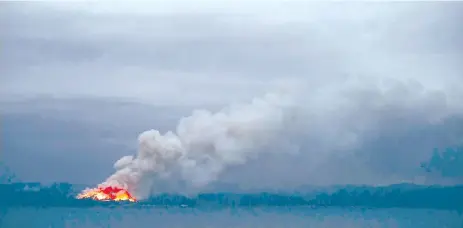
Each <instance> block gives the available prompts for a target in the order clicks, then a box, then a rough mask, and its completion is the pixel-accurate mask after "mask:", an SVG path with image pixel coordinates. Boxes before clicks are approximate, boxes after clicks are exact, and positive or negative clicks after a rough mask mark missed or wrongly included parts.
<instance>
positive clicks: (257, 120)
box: [103, 81, 461, 199]
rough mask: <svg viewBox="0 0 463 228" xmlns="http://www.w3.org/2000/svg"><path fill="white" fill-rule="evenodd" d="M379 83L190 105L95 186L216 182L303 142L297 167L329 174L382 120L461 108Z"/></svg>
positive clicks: (419, 89) (435, 116)
mask: <svg viewBox="0 0 463 228" xmlns="http://www.w3.org/2000/svg"><path fill="white" fill-rule="evenodd" d="M383 82H384V81H381V82H380V83H376V84H375V83H372V84H371V83H365V82H364V81H357V82H356V83H353V84H352V83H347V84H345V83H340V84H338V85H337V86H332V87H326V88H323V89H318V90H313V91H311V92H309V91H307V90H306V91H304V94H307V95H308V96H305V97H304V96H300V95H299V96H296V95H295V93H292V95H289V94H268V95H266V96H264V97H263V98H261V99H257V98H256V99H254V100H253V101H252V102H250V103H249V104H240V105H231V106H229V107H227V108H225V109H223V110H221V111H219V112H217V113H211V112H209V111H206V110H197V111H194V112H193V114H192V115H191V116H189V117H185V118H182V119H181V120H180V121H179V123H178V125H177V129H176V131H175V132H171V131H169V132H167V133H165V134H162V133H161V132H159V131H157V130H148V131H145V132H143V133H141V134H140V136H139V138H138V141H139V150H138V154H137V155H136V156H125V157H123V158H121V159H120V160H119V161H117V162H116V163H115V164H114V167H115V169H116V170H117V171H116V172H115V173H114V174H113V175H112V176H110V177H109V178H108V179H107V180H106V181H105V182H104V183H103V185H111V186H120V187H123V188H126V189H128V190H129V191H130V192H132V193H133V194H134V195H135V196H136V197H138V198H140V199H143V198H146V197H148V196H149V195H150V194H151V193H152V192H153V191H156V189H158V188H162V186H160V185H161V184H162V183H163V182H162V181H163V180H174V179H180V180H183V181H185V182H187V183H188V184H189V185H190V186H192V187H195V188H200V187H204V186H205V185H207V184H209V183H211V182H213V181H216V180H217V178H219V177H220V175H221V173H222V172H223V171H224V170H225V169H227V167H230V166H235V165H240V164H244V163H246V162H247V161H249V160H250V159H253V158H256V157H257V156H263V155H264V154H269V153H280V154H289V153H291V152H298V148H300V146H301V145H304V144H305V145H307V144H310V148H304V149H303V151H301V152H303V153H304V156H308V157H309V158H310V159H308V160H307V157H305V159H306V160H305V161H306V162H307V169H306V170H305V172H307V173H312V172H320V170H323V169H324V170H327V172H329V173H332V174H333V176H334V174H335V173H334V171H333V170H331V171H329V169H330V168H329V165H330V164H327V162H333V160H336V159H339V158H341V159H342V156H344V157H346V156H349V153H347V152H348V151H351V152H352V151H355V149H358V148H359V147H360V146H361V145H362V143H363V142H364V141H365V140H366V139H368V138H374V137H377V135H379V134H380V133H381V131H382V128H384V127H387V123H390V122H388V121H390V120H393V119H394V120H399V122H398V124H399V125H400V124H402V123H405V122H416V123H419V124H421V125H432V124H436V123H439V121H441V120H443V119H444V118H445V117H448V116H450V115H452V114H457V113H461V109H459V107H461V106H460V105H458V102H455V101H453V100H452V99H451V98H452V96H451V94H449V93H444V92H442V90H439V89H428V88H425V87H424V86H423V85H422V84H420V83H418V82H417V81H408V82H400V81H394V83H389V84H384V83H383ZM339 85H341V87H339ZM400 121H401V122H400ZM385 123H386V125H385ZM406 130H407V129H404V131H406ZM340 151H342V153H341V152H340ZM333 155H335V156H337V157H336V159H333ZM351 160H352V159H351ZM343 163H344V162H343ZM333 164H336V163H333ZM333 164H331V166H333ZM346 164H347V162H345V164H342V165H344V166H346ZM321 165H322V166H323V165H325V168H323V169H321V168H320V166H321ZM339 165H340V164H337V165H334V167H338V168H341V166H339ZM354 166H355V167H354ZM275 168H278V167H275ZM352 168H355V169H360V170H361V168H362V167H360V166H359V165H358V164H352V167H351V169H352ZM317 169H318V170H317ZM359 172H361V171H359ZM361 173H362V172H361Z"/></svg>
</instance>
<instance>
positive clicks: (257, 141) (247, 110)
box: [104, 94, 294, 198]
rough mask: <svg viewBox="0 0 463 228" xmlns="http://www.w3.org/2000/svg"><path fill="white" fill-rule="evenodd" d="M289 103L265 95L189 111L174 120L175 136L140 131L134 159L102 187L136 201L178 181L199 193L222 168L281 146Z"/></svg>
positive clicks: (122, 161) (119, 165)
mask: <svg viewBox="0 0 463 228" xmlns="http://www.w3.org/2000/svg"><path fill="white" fill-rule="evenodd" d="M290 101H291V100H290V99H289V98H288V97H286V96H280V95H274V94H269V95H267V96H265V97H263V98H261V99H254V100H253V101H252V102H251V103H249V104H237V105H232V106H230V107H228V108H225V109H223V110H221V111H220V112H217V113H211V112H209V111H206V110H198V111H194V112H193V114H192V115H191V116H189V117H185V118H182V119H181V120H180V122H179V123H178V126H177V129H176V131H175V132H171V131H169V132H167V133H165V134H162V133H160V132H159V131H157V130H148V131H145V132H143V133H141V134H140V136H139V138H138V141H139V150H138V154H137V155H136V156H135V157H133V156H126V157H123V158H121V159H120V160H119V161H117V162H116V163H115V165H114V167H115V168H116V169H117V171H116V173H115V174H114V175H112V176H111V177H109V178H108V179H107V181H106V182H105V183H104V185H112V186H121V187H124V188H126V189H129V191H131V192H134V194H135V195H136V196H137V197H138V198H144V197H147V196H148V195H149V193H150V192H151V191H153V190H155V189H156V185H155V180H158V181H159V180H162V179H167V178H172V179H174V178H178V177H180V178H181V179H183V180H185V181H187V183H188V184H190V185H191V186H193V187H202V186H204V185H206V184H208V183H210V182H211V181H214V180H216V179H217V178H218V176H219V175H220V173H221V172H222V171H223V170H224V169H226V168H227V167H228V166H232V165H239V164H243V163H245V162H246V161H247V160H248V159H250V158H253V157H255V156H257V155H258V153H259V152H265V151H274V150H266V149H265V148H266V147H267V146H268V145H271V144H272V143H271V142H272V141H279V142H280V144H281V143H284V139H283V138H284V137H283V135H281V133H282V130H283V129H285V127H287V123H288V121H290V117H291V115H290V114H291V113H292V112H291V110H292V109H293V107H294V106H293V105H292V103H291V102H290ZM281 152H285V151H283V150H282V151H281Z"/></svg>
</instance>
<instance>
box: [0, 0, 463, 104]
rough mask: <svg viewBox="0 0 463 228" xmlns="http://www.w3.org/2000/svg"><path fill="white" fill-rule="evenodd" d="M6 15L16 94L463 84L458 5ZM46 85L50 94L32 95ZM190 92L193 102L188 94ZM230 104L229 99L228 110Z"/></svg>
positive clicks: (53, 10) (6, 10)
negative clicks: (439, 80)
mask: <svg viewBox="0 0 463 228" xmlns="http://www.w3.org/2000/svg"><path fill="white" fill-rule="evenodd" d="M3 4H4V5H6V6H7V7H3V10H2V13H1V14H2V21H3V25H2V27H3V28H4V31H5V32H4V33H1V37H0V39H2V40H3V43H4V44H5V45H4V46H5V49H4V50H5V53H6V55H3V56H2V57H1V58H2V61H1V62H2V63H3V64H4V66H3V67H2V68H3V72H4V75H5V76H3V77H2V81H3V82H4V83H2V84H3V86H2V90H5V91H11V90H13V91H22V93H27V92H28V91H34V93H36V92H42V93H47V92H50V93H63V91H62V90H64V91H68V92H69V91H71V92H73V93H85V94H92V95H101V94H104V95H108V96H111V94H117V95H118V96H129V97H143V96H145V97H153V96H157V94H151V93H150V92H149V90H156V89H164V90H168V91H176V92H177V91H183V92H184V93H188V94H191V95H193V94H196V95H197V97H198V98H196V99H205V100H207V96H208V93H204V88H207V90H214V89H216V88H217V89H216V90H218V91H217V93H215V94H216V95H217V96H218V94H219V93H220V92H219V91H220V90H221V89H222V88H224V90H225V91H227V90H231V91H233V90H241V91H243V93H244V94H246V95H243V96H244V97H247V98H250V97H253V96H254V94H256V92H252V90H256V91H259V92H257V93H260V91H261V90H263V89H269V86H271V85H272V84H271V83H277V84H278V82H280V81H284V80H285V79H284V78H292V79H294V80H295V81H298V82H299V84H306V85H309V84H310V85H322V84H326V83H331V82H333V81H336V80H339V79H341V78H343V77H350V76H352V75H359V74H360V75H376V76H381V77H384V76H388V77H399V78H400V77H413V78H420V79H423V80H425V79H426V80H430V81H431V83H435V81H436V80H435V78H436V76H435V75H438V74H439V77H445V78H446V79H447V80H454V81H455V80H459V79H458V78H459V77H458V76H459V72H460V71H461V66H460V64H458V62H457V59H459V58H460V57H461V54H460V51H458V50H461V44H460V42H459V40H461V39H460V38H461V35H462V34H463V33H462V32H461V28H460V26H459V25H458V21H459V20H458V19H459V18H460V17H461V16H460V15H461V14H460V12H461V7H462V6H461V4H457V3H422V4H420V3H415V4H376V5H374V4H373V5H372V4H368V3H362V4H360V3H353V4H321V3H318V4H317V3H311V4H308V5H305V4H303V3H298V4H302V5H298V4H295V3H294V4H289V3H288V4H286V5H281V6H279V5H278V4H276V5H275V4H273V5H272V4H270V5H271V6H272V7H275V8H277V7H280V8H279V9H278V10H277V11H275V14H274V15H269V14H268V13H267V11H265V9H266V8H265V7H264V8H263V9H262V10H256V11H252V12H249V9H248V10H246V9H245V8H244V6H243V7H241V8H240V7H237V8H233V9H234V10H230V11H227V10H219V9H218V10H216V11H214V10H212V11H209V12H202V11H197V12H195V13H192V12H189V13H175V11H172V12H167V13H166V12H164V13H162V12H157V13H152V14H149V13H144V14H137V13H131V12H124V13H110V12H106V11H98V12H92V11H89V10H82V9H80V8H78V7H77V6H80V5H82V4H71V5H69V6H68V7H61V8H59V7H58V8H57V7H53V6H54V4H26V3H3ZM149 7H150V6H147V8H149ZM152 7H153V6H152ZM63 8H64V9H65V10H63ZM103 8H105V9H106V8H108V9H111V7H110V6H105V7H103ZM128 8H130V7H128ZM153 8H155V7H153ZM303 9H307V10H306V11H304V10H303ZM240 10H241V11H240ZM269 12H271V11H269ZM44 77H46V78H50V79H49V80H48V81H49V83H47V85H41V86H37V87H39V88H30V86H29V85H27V84H33V83H36V84H39V83H40V81H41V80H42V79H43V78H44ZM67 80H73V83H72V84H70V85H68V84H67V83H66V81H67ZM137 81H139V82H141V83H137ZM25 82H27V83H25ZM182 82H185V84H187V85H188V86H184V87H189V88H191V91H185V90H183V89H177V88H176V87H181V86H179V85H181V84H182ZM42 84H43V83H42ZM89 84H90V85H89ZM120 84H123V85H124V86H121V85H120ZM139 84H142V85H139ZM246 84H247V85H250V86H249V87H244V85H246ZM61 85H63V86H64V88H63V89H62V90H59V89H58V88H60V87H61ZM148 85H154V88H151V89H150V88H148ZM158 85H162V86H160V87H163V88H156V86H158ZM89 86H90V87H95V88H92V89H87V88H88V87H89ZM184 87H182V88H184ZM99 90H100V91H99ZM137 90H138V91H143V92H140V93H137V92H135V91H137ZM144 93H146V94H147V95H143V94H144ZM170 93H172V92H170ZM227 93H228V92H227ZM227 93H221V97H223V98H224V99H228V100H229V99H230V98H229V97H227V95H226V94H227ZM177 101H178V98H177Z"/></svg>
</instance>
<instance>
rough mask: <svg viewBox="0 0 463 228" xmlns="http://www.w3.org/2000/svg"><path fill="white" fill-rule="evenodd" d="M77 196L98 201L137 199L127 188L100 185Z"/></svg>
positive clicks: (133, 200)
mask: <svg viewBox="0 0 463 228" xmlns="http://www.w3.org/2000/svg"><path fill="white" fill-rule="evenodd" d="M76 198H77V199H93V200H98V201H130V202H136V201H137V200H136V199H135V198H134V197H132V195H130V193H129V192H128V191H127V190H125V189H122V188H118V187H105V188H101V187H99V188H92V189H88V190H85V191H83V192H82V193H80V194H79V195H77V197H76Z"/></svg>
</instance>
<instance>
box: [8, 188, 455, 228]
mask: <svg viewBox="0 0 463 228" xmlns="http://www.w3.org/2000/svg"><path fill="white" fill-rule="evenodd" d="M25 186H27V187H25ZM0 190H1V191H2V195H3V196H4V197H3V199H1V200H0V227H1V228H10V227H28V228H32V227H47V228H48V227H137V228H139V227H169V228H173V227H189V228H191V227H198V228H199V227H201V228H203V227H220V228H228V227H253V228H255V227H335V228H337V227H419V228H421V227H423V228H426V227H430V228H431V227H436V228H441V227H442V228H443V227H450V228H454V227H455V228H459V227H463V215H462V213H461V212H462V208H463V200H462V199H463V191H462V190H463V187H458V186H455V187H419V186H409V185H407V186H405V185H400V186H389V187H384V188H373V187H352V186H350V187H343V188H338V189H335V190H333V191H330V192H323V191H318V192H312V193H310V194H309V193H300V192H299V193H269V192H259V193H239V194H238V193H224V192H222V193H203V194H200V195H197V196H194V197H191V196H190V197H186V196H181V195H175V194H162V195H158V196H154V197H153V198H151V199H149V200H146V201H143V202H137V203H107V202H95V201H89V200H76V199H74V196H75V193H76V190H73V189H72V186H71V185H67V184H64V185H63V184H60V185H54V186H48V187H42V186H39V185H37V184H36V185H35V186H32V187H30V184H29V185H25V184H10V185H0ZM420 197H421V199H420Z"/></svg>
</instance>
